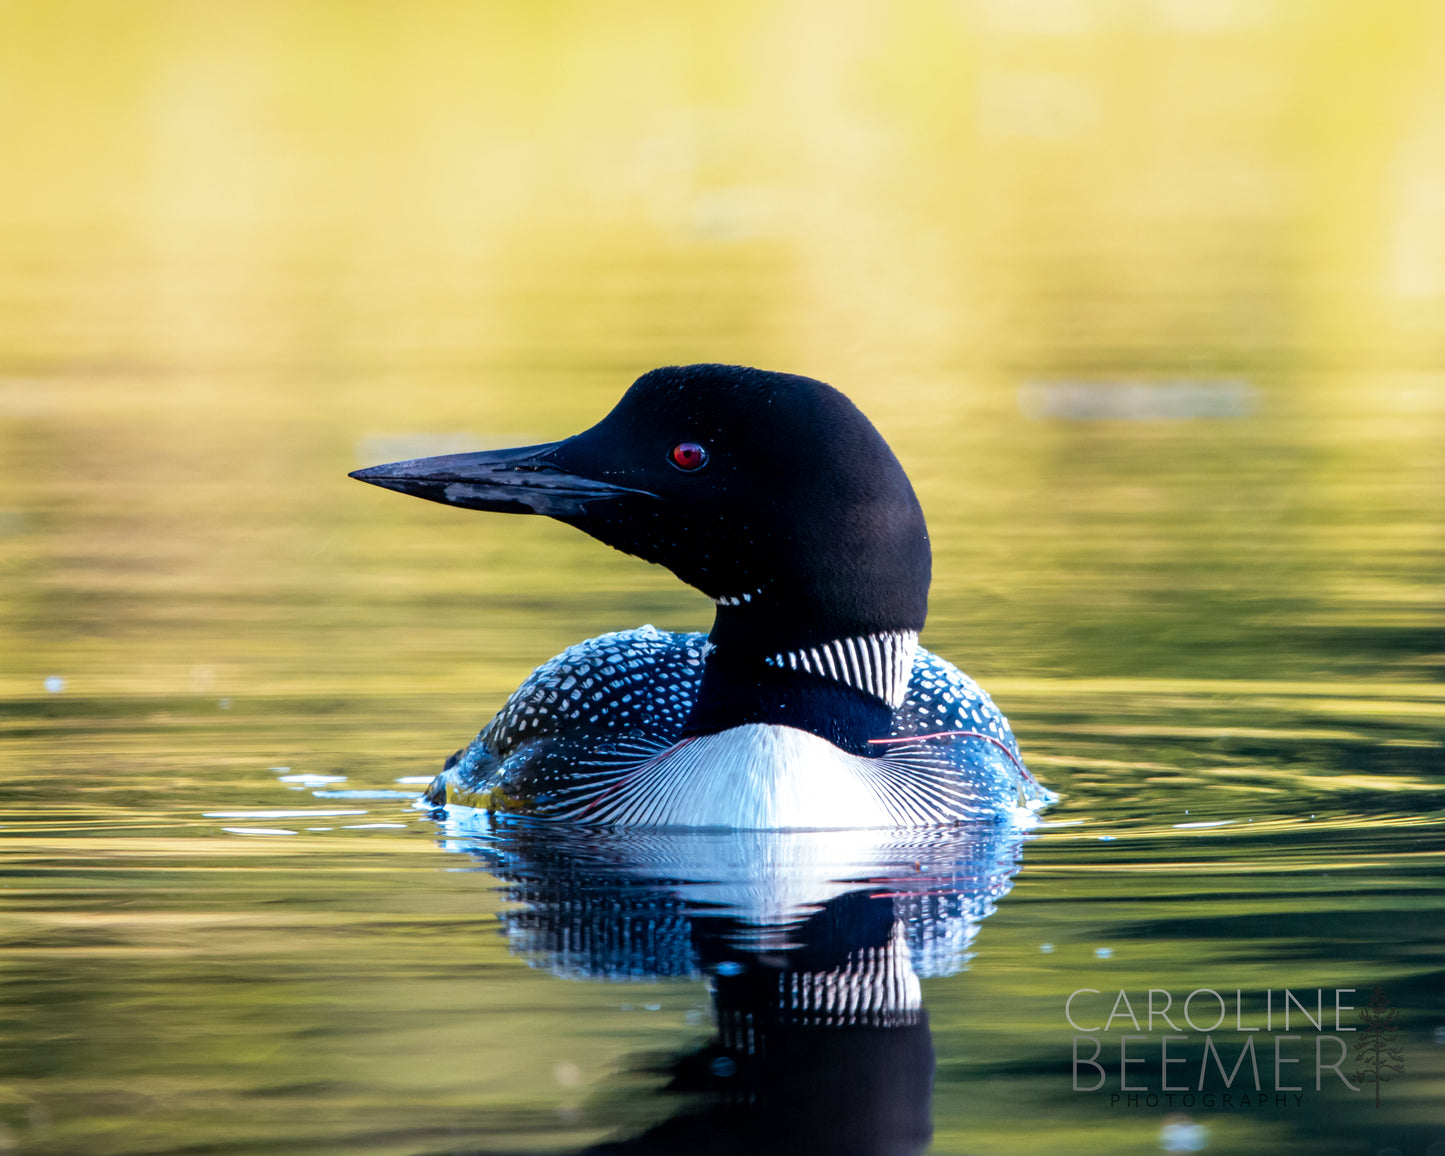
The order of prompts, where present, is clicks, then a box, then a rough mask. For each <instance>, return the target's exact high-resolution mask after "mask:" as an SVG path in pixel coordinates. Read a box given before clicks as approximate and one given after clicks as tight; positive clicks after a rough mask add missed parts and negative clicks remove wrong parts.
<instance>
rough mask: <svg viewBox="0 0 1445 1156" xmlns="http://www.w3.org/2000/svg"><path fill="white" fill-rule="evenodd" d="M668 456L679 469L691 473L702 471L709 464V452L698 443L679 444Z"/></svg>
mask: <svg viewBox="0 0 1445 1156" xmlns="http://www.w3.org/2000/svg"><path fill="white" fill-rule="evenodd" d="M667 456H668V457H669V458H670V459H672V464H673V465H675V466H676V467H677V468H678V469H680V470H687V471H689V472H691V471H693V470H700V469H702V467H703V466H704V465H706V464H707V450H705V449H703V447H702V446H700V445H698V444H697V442H678V443H677V445H675V446H673V447H672V453H670V454H668V455H667Z"/></svg>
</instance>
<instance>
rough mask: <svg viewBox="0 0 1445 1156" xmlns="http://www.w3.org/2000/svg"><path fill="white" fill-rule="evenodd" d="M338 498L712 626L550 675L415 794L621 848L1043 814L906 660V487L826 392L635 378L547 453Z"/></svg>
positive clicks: (1011, 761) (846, 404) (914, 603)
mask: <svg viewBox="0 0 1445 1156" xmlns="http://www.w3.org/2000/svg"><path fill="white" fill-rule="evenodd" d="M351 477H353V478H357V479H359V480H360V481H364V482H369V483H371V484H372V485H376V486H381V487H384V488H386V489H390V490H397V491H399V492H401V493H404V494H412V495H414V496H416V497H420V498H426V499H428V500H430V501H434V502H442V503H446V504H449V505H453V506H462V507H465V508H467V509H473V510H491V511H497V512H502V513H516V514H543V515H546V516H547V517H551V518H555V519H556V520H558V521H560V522H564V523H566V524H567V525H569V526H575V527H576V528H577V529H579V530H581V531H583V532H584V533H586V534H590V535H591V536H592V537H594V538H597V539H600V540H601V541H603V542H605V543H607V544H608V545H609V546H612V547H614V548H616V549H618V550H621V551H623V552H625V553H627V554H632V555H635V556H637V557H640V558H643V559H645V560H646V561H649V562H654V563H658V564H660V565H662V566H665V567H666V568H667V569H669V570H671V571H672V572H673V573H674V574H675V575H677V577H678V578H680V579H682V581H684V582H686V583H687V584H688V585H690V586H693V587H696V588H697V589H698V590H700V591H702V593H704V594H706V595H707V596H708V597H709V598H711V599H712V601H713V602H714V603H715V604H716V607H717V610H716V615H715V617H714V621H713V625H712V629H711V631H710V632H709V633H708V634H706V635H703V634H698V633H674V632H667V631H660V630H657V629H655V628H654V627H652V626H643V627H641V628H639V629H636V630H631V631H623V632H619V633H613V634H604V635H602V636H601V637H599V638H593V639H590V640H589V641H586V642H582V643H579V644H577V645H575V646H572V647H570V648H569V649H567V650H566V651H564V652H563V653H561V654H560V655H558V656H557V657H556V658H554V659H552V660H551V661H550V662H547V663H545V664H543V665H542V666H541V667H539V668H538V669H537V670H536V671H535V672H534V673H533V674H532V675H531V677H529V678H528V679H527V680H526V681H525V682H524V683H523V684H522V685H521V686H520V687H519V688H518V689H517V690H516V691H515V692H514V693H513V694H512V696H511V697H510V698H509V699H508V700H507V702H506V704H505V705H504V706H503V707H502V709H501V710H500V711H499V712H498V713H497V715H496V716H495V717H494V718H493V719H492V720H491V722H490V723H488V724H487V726H486V727H485V728H484V729H483V730H482V732H481V733H480V734H479V735H478V736H477V737H476V739H474V740H473V741H472V743H471V744H470V745H469V746H467V747H466V748H464V749H463V750H461V751H458V752H457V753H456V754H455V755H453V756H452V757H451V759H449V760H448V762H447V765H446V767H445V768H444V769H443V771H442V772H441V773H440V774H439V775H438V776H437V777H436V779H435V780H434V781H433V782H432V784H431V786H429V787H428V788H427V790H426V792H425V793H424V795H423V801H424V802H425V803H427V804H430V805H434V806H439V807H440V806H445V805H447V804H455V805H459V806H463V807H470V808H475V809H480V810H483V811H486V812H488V813H490V814H494V815H495V814H498V813H501V814H520V815H527V816H534V817H537V818H542V819H554V820H566V821H571V822H573V823H578V824H592V825H602V826H614V827H661V828H674V827H683V828H730V829H743V830H747V829H755V830H756V829H761V830H783V829H795V828H813V829H835V830H836V829H847V828H881V827H888V828H898V827H934V826H941V825H950V824H957V823H962V822H971V821H976V820H988V819H994V820H998V819H1018V818H1021V817H1027V816H1028V815H1030V814H1032V813H1034V812H1037V811H1038V810H1040V809H1042V808H1043V807H1045V806H1047V805H1048V804H1049V803H1051V802H1053V801H1054V800H1055V798H1056V797H1057V796H1055V795H1054V794H1053V792H1051V791H1049V790H1047V789H1046V788H1044V787H1042V786H1041V785H1040V784H1039V783H1038V782H1037V780H1035V779H1034V777H1033V776H1032V775H1031V774H1030V773H1029V771H1028V770H1027V769H1026V768H1025V766H1024V763H1023V760H1022V757H1021V755H1020V754H1019V748H1018V743H1017V741H1016V740H1015V739H1014V736H1013V733H1012V732H1011V730H1010V729H1009V725H1008V720H1007V719H1005V718H1004V717H1003V715H1002V714H1001V713H1000V712H999V710H998V708H997V707H995V706H994V704H993V701H992V700H991V699H990V698H989V696H988V695H987V694H986V693H985V692H984V691H983V690H982V689H980V688H979V686H978V685H977V684H976V683H975V682H974V681H973V680H972V679H970V678H969V677H968V676H967V675H965V674H963V673H962V672H961V671H959V670H958V669H957V668H956V667H954V666H953V665H952V664H950V663H948V662H946V661H944V660H943V659H941V658H939V657H938V656H936V655H933V654H930V653H929V652H928V651H926V650H924V649H923V648H921V647H920V646H919V645H918V635H919V631H920V630H921V629H922V628H923V623H924V618H925V616H926V614H927V609H928V587H929V581H930V578H931V572H932V554H931V551H930V548H929V541H928V530H927V527H926V526H925V524H924V519H923V511H922V509H921V508H920V506H919V504H918V499H917V497H916V496H915V494H914V492H913V487H912V485H911V484H910V483H909V481H908V477H907V475H906V474H905V473H904V471H903V467H902V466H901V465H900V464H899V462H898V459H897V458H896V457H895V456H894V454H893V451H892V450H891V449H890V448H889V447H888V444H887V442H885V441H884V440H883V437H882V435H880V434H879V433H878V431H877V430H876V429H875V428H874V427H873V425H872V423H871V422H869V420H868V419H867V418H866V417H864V416H863V414H862V413H861V412H860V411H859V410H858V409H857V407H856V406H854V405H853V403H852V402H851V401H849V400H848V399H847V398H846V397H845V396H844V395H843V394H842V393H840V392H839V391H838V390H836V389H834V388H833V387H831V386H829V385H825V384H824V383H822V382H820V381H814V380H813V379H811V378H807V377H800V376H795V375H792V374H786V373H775V372H770V371H765V370H759V369H751V368H747V367H744V366H733V365H687V366H668V367H664V368H661V369H655V370H652V371H651V372H649V373H645V374H643V375H642V376H641V377H640V378H638V379H637V381H636V382H634V383H633V385H632V386H631V388H629V389H628V390H627V392H626V393H625V394H624V395H623V397H622V399H621V400H620V401H619V402H618V403H617V405H616V406H615V407H614V408H613V410H612V411H611V412H610V413H609V414H607V416H606V417H604V418H603V419H602V420H601V421H600V422H598V423H597V424H596V425H594V426H593V427H592V428H590V429H588V430H584V431H583V432H582V433H579V434H576V435H575V436H573V437H570V438H566V439H565V440H563V441H559V442H552V443H548V444H545V445H532V446H522V447H518V448H515V449H503V450H486V451H482V452H477V453H462V454H447V455H443V456H440V457H428V458H418V459H414V460H410V461H402V462H393V463H390V464H387V465H379V466H373V467H371V468H370V469H363V470H357V471H355V472H354V473H352V474H351Z"/></svg>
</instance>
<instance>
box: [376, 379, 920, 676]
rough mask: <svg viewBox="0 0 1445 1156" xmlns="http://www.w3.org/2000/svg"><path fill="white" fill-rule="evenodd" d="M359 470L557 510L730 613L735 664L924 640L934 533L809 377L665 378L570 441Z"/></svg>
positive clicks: (884, 453)
mask: <svg viewBox="0 0 1445 1156" xmlns="http://www.w3.org/2000/svg"><path fill="white" fill-rule="evenodd" d="M351 476H352V477H354V478H358V479H360V480H361V481H364V482H371V483H372V484H373V485H378V486H384V487H386V488H387V489H393V490H399V491H401V492H402V493H408V494H414V495H416V496H417V497H422V498H428V499H430V500H432V501H436V502H445V503H449V504H451V505H456V506H466V507H469V508H471V509H480V510H497V511H502V512H507V513H532V514H546V515H548V516H550V517H553V518H556V519H557V520H558V521H562V522H566V523H567V524H568V525H571V526H576V527H577V528H578V529H579V530H583V531H585V532H586V533H588V534H591V535H592V536H593V537H594V538H599V539H601V540H602V541H603V542H606V543H607V544H608V545H610V546H614V547H616V548H617V549H619V550H622V551H625V552H626V553H628V554H634V555H636V556H638V557H640V558H645V559H646V560H647V561H649V562H656V563H659V564H660V565H662V566H666V567H667V568H668V569H669V570H671V571H672V572H673V573H674V574H676V575H677V576H678V577H679V578H681V579H682V580H683V581H684V582H686V583H688V584H689V585H691V586H695V587H697V589H699V590H701V591H702V592H703V593H704V594H707V595H708V596H709V597H711V598H712V599H713V600H714V601H715V602H716V603H717V604H718V611H717V617H716V620H715V623H714V626H713V632H712V639H713V641H714V643H715V644H717V645H718V646H720V647H726V648H727V649H728V650H729V651H731V652H732V653H733V654H734V655H741V654H748V653H751V654H755V655H759V656H762V655H772V654H776V653H778V652H780V651H792V650H797V649H799V648H807V647H812V646H816V645H819V644H821V643H826V642H828V641H830V640H833V639H839V638H848V637H858V636H866V635H872V634H878V633H883V632H889V631H898V632H917V631H918V630H919V629H920V628H921V627H922V626H923V620H924V617H925V615H926V613H927V608H928V584H929V577H930V569H931V558H930V552H929V546H928V532H927V528H926V527H925V525H924V521H923V512H922V511H921V510H920V508H919V505H918V499H917V498H916V497H915V496H914V493H913V487H912V486H911V485H910V484H909V482H908V478H907V476H906V475H905V474H904V472H903V467H902V466H901V465H899V463H898V459H897V458H896V457H894V455H893V451H892V450H890V449H889V448H888V443H887V442H885V441H884V440H883V438H882V436H881V435H880V434H879V433H878V431H877V430H876V429H874V428H873V425H872V423H871V422H869V421H868V419H867V418H866V417H864V416H863V414H862V413H861V412H859V410H858V408H857V407H856V406H855V405H853V403H852V402H850V401H849V400H848V399H847V398H846V397H844V396H843V395H842V394H841V393H839V392H838V391H837V390H835V389H833V388H832V387H831V386H828V385H824V384H823V383H822V382H820V381H814V380H812V379H811V378H807V377H797V376H794V375H792V374H786V373H771V372H767V371H764V370H759V369H748V368H744V367H742V366H733V365H687V366H672V367H667V368H663V369H655V370H653V371H652V372H651V373H646V374H643V376H642V377H640V378H638V379H637V381H636V382H635V383H634V384H633V386H632V388H631V389H629V390H628V391H627V393H626V394H625V395H623V397H622V399H621V401H619V402H618V403H617V406H616V407H615V408H614V409H613V410H612V412H611V413H609V414H608V415H607V416H606V417H604V418H603V419H602V420H601V421H600V422H598V423H597V424H596V425H595V426H593V427H592V428H591V429H588V430H585V431H583V432H582V433H579V434H577V435H576V436H574V437H570V438H567V439H566V440H565V441H560V442H554V443H551V444H548V445H539V446H525V447H521V448H519V449H510V450H493V451H485V452H481V453H472V454H449V455H446V456H444V457H435V458H420V459H417V460H414V461H407V462H396V463H393V464H391V465H383V466H374V467H372V468H371V469H366V470H357V471H356V472H355V473H353V474H352V475H351Z"/></svg>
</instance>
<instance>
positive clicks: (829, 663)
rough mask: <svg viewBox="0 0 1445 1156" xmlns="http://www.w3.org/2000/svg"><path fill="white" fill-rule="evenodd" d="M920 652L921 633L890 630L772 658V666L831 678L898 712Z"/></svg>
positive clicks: (837, 639) (788, 652)
mask: <svg viewBox="0 0 1445 1156" xmlns="http://www.w3.org/2000/svg"><path fill="white" fill-rule="evenodd" d="M917 651H918V633H917V632H916V631H913V630H890V631H886V632H885V633H882V634H865V635H863V636H861V637H859V638H835V639H833V640H832V641H831V642H823V643H819V644H818V645H817V646H809V647H805V648H802V649H799V650H789V651H786V652H784V653H782V654H773V655H769V656H768V658H767V659H766V660H765V661H766V662H767V663H768V665H769V666H777V667H781V668H783V669H785V670H801V671H804V672H806V673H808V674H816V675H818V676H820V677H822V678H831V679H833V680H834V681H835V682H841V683H843V684H845V685H847V686H851V687H853V688H854V689H855V690H861V691H863V692H864V693H865V694H871V695H872V696H873V697H874V698H881V699H882V700H883V701H884V702H886V703H887V704H888V705H889V706H891V707H893V708H894V709H895V710H896V709H897V708H898V707H900V706H902V705H903V699H904V697H905V696H906V695H907V694H908V677H909V675H910V673H911V672H912V670H913V656H914V654H916V653H917Z"/></svg>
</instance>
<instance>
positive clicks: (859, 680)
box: [842, 638, 868, 690]
mask: <svg viewBox="0 0 1445 1156" xmlns="http://www.w3.org/2000/svg"><path fill="white" fill-rule="evenodd" d="M842 647H843V649H844V651H846V652H847V655H848V668H849V672H850V673H851V674H852V676H853V677H852V678H851V679H850V680H849V681H850V682H851V683H852V685H853V686H856V687H858V688H859V689H860V690H866V689H867V688H868V680H867V679H866V678H864V677H863V670H862V668H861V667H860V666H859V665H858V647H857V645H856V644H855V643H854V642H853V640H852V639H851V638H845V639H843V642H842Z"/></svg>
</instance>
